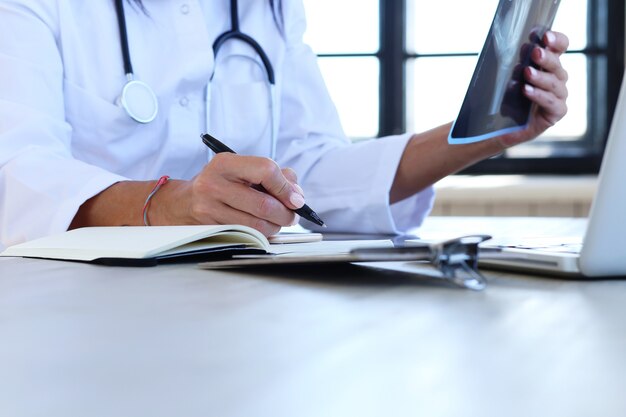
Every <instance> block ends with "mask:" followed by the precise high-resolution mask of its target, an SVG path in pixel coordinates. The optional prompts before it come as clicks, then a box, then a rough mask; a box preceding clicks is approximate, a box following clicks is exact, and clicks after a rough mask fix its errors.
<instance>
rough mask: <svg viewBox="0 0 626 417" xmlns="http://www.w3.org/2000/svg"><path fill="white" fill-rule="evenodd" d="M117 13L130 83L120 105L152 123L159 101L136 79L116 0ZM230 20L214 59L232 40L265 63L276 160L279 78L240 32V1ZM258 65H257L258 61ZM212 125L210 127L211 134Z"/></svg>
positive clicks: (119, 1) (235, 3)
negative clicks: (277, 86) (239, 42)
mask: <svg viewBox="0 0 626 417" xmlns="http://www.w3.org/2000/svg"><path fill="white" fill-rule="evenodd" d="M115 11H116V13H117V22H118V26H119V32H120V44H121V49H122V58H123V60H124V73H125V74H126V84H125V85H124V88H123V89H122V94H121V95H120V97H119V99H118V104H119V105H120V106H121V107H122V108H123V109H124V110H125V111H126V113H127V114H128V116H130V117H131V118H132V119H133V120H135V121H136V122H138V123H144V124H145V123H150V122H152V121H154V119H156V117H157V114H158V112H159V100H158V98H157V96H156V94H155V93H154V90H152V88H151V87H150V86H149V85H148V84H146V83H145V82H143V81H140V80H137V79H135V75H134V72H133V66H132V62H131V59H130V51H129V46H128V31H127V28H126V17H125V14H124V0H115ZM230 19H231V29H230V30H228V31H226V32H224V33H222V34H221V35H220V36H218V37H217V39H216V40H215V42H214V43H213V57H214V61H215V63H216V66H217V55H218V53H219V51H220V49H221V48H222V46H223V45H224V44H225V43H226V42H227V41H229V40H231V39H236V40H240V41H242V42H244V43H245V44H247V45H248V46H250V47H251V48H252V49H253V50H254V52H255V53H256V54H257V55H258V57H259V58H260V60H261V64H262V66H263V68H264V70H265V72H266V74H267V81H268V84H269V90H270V108H271V114H272V116H271V135H272V136H271V137H272V142H271V148H270V158H272V159H275V156H276V142H277V138H278V129H277V128H276V127H277V126H278V112H277V109H276V106H275V103H276V100H277V98H276V78H275V74H274V68H273V67H272V63H271V61H270V59H269V57H268V56H267V54H266V53H265V51H264V50H263V48H262V47H261V45H259V43H258V42H257V41H255V40H254V38H252V37H251V36H249V35H246V34H245V33H243V32H241V30H240V29H239V10H238V1H237V0H230ZM255 62H257V61H256V60H255ZM214 76H215V68H214V69H213V74H211V77H210V78H209V82H208V83H207V87H206V93H205V94H206V97H205V98H206V123H207V125H208V124H209V120H210V109H211V82H212V81H213V77H214ZM208 130H209V126H207V131H208Z"/></svg>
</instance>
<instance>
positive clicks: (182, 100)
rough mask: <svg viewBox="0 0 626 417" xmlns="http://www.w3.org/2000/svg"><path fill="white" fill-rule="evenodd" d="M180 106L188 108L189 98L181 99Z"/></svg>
mask: <svg viewBox="0 0 626 417" xmlns="http://www.w3.org/2000/svg"><path fill="white" fill-rule="evenodd" d="M178 104H180V105H181V106H182V107H187V106H188V105H189V99H188V98H187V97H181V98H180V100H178Z"/></svg>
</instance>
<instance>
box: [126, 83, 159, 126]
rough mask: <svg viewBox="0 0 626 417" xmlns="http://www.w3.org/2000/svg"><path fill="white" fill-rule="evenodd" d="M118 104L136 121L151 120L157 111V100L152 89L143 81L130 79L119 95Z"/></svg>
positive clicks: (146, 121)
mask: <svg viewBox="0 0 626 417" xmlns="http://www.w3.org/2000/svg"><path fill="white" fill-rule="evenodd" d="M119 101H120V103H119V104H120V105H121V106H122V107H123V108H124V110H126V113H128V115H129V116H130V117H131V118H132V119H133V120H135V121H136V122H138V123H150V122H152V121H153V120H154V119H155V118H156V116H157V113H158V112H159V101H158V99H157V96H156V94H154V91H152V89H151V88H150V87H149V86H148V85H147V84H146V83H144V82H141V81H138V80H130V81H128V82H127V83H126V85H125V86H124V89H123V90H122V95H121V96H120V100H119Z"/></svg>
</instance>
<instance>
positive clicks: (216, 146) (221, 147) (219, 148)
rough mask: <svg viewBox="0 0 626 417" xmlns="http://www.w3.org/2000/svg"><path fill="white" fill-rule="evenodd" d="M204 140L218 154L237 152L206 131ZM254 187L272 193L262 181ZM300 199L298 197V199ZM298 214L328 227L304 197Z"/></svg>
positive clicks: (297, 203) (296, 211)
mask: <svg viewBox="0 0 626 417" xmlns="http://www.w3.org/2000/svg"><path fill="white" fill-rule="evenodd" d="M202 142H204V144H205V145H206V146H208V147H209V148H210V149H211V150H212V151H213V152H215V153H216V154H220V153H231V154H235V153H236V152H235V151H233V150H232V149H230V148H229V147H228V146H226V145H225V144H223V143H222V142H220V141H219V140H217V139H216V138H214V137H213V136H211V135H209V134H208V133H205V134H203V135H202ZM252 188H254V189H256V190H257V191H261V192H264V193H268V194H272V193H271V192H269V191H268V190H267V189H266V188H265V187H264V186H263V184H262V183H260V184H253V185H252ZM296 200H298V199H296ZM290 202H291V204H293V205H294V206H296V207H297V206H299V205H300V204H299V203H300V201H291V200H290ZM292 210H293V211H294V212H295V213H296V214H298V215H300V216H301V217H302V218H304V219H307V220H309V221H311V222H313V223H315V224H317V225H319V226H324V227H326V225H325V224H324V222H323V221H322V219H320V217H319V216H318V215H317V213H315V212H314V211H313V210H312V209H311V208H310V207H309V206H307V205H306V204H304V199H302V206H301V207H299V208H295V209H292Z"/></svg>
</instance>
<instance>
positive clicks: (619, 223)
mask: <svg viewBox="0 0 626 417" xmlns="http://www.w3.org/2000/svg"><path fill="white" fill-rule="evenodd" d="M625 156H626V80H624V81H622V86H621V91H620V96H619V99H618V102H617V107H616V108H615V113H614V115H613V122H612V125H611V130H610V132H609V137H608V139H607V144H606V149H605V151H604V159H603V160H602V167H601V168H600V175H599V179H598V189H597V191H596V195H595V197H594V200H593V205H592V207H591V212H590V215H589V219H588V222H587V228H586V231H585V233H584V237H582V238H581V239H580V240H579V244H577V245H576V244H574V245H568V244H567V243H569V242H571V241H572V239H571V238H570V239H567V241H565V240H564V241H561V242H558V238H557V237H556V236H555V238H554V239H551V240H552V241H553V243H554V242H555V241H556V244H552V245H542V247H532V246H530V245H528V244H527V243H526V242H520V245H507V246H506V247H504V248H503V250H502V252H501V255H500V256H499V258H496V259H482V260H481V261H480V264H481V265H483V266H488V267H497V268H499V269H514V270H523V271H528V272H533V271H534V272H547V273H557V274H565V275H569V276H572V277H576V276H577V277H608V276H626V249H625V248H626V246H624V236H626V221H624V216H626V192H625V190H624V188H625V187H624V180H625V179H626V164H625V163H624V161H623V159H624V157H625ZM496 237H497V236H496ZM508 240H511V237H508ZM580 242H582V245H580Z"/></svg>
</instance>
